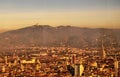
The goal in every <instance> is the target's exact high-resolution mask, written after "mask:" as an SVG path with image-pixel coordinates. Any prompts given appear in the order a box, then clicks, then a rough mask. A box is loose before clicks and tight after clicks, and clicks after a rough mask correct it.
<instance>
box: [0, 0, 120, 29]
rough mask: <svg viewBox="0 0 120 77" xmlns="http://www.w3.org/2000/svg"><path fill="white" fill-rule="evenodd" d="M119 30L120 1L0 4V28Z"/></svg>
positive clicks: (5, 0)
mask: <svg viewBox="0 0 120 77" xmlns="http://www.w3.org/2000/svg"><path fill="white" fill-rule="evenodd" d="M36 23H39V24H40V25H52V26H59V25H74V26H80V27H91V28H94V27H95V28H96V27H102V28H103V27H105V28H120V0H0V28H1V29H12V28H20V27H24V26H29V25H34V24H36Z"/></svg>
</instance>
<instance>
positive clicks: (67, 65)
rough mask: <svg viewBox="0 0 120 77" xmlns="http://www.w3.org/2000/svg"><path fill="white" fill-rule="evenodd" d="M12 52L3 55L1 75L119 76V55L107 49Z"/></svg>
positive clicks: (28, 76)
mask: <svg viewBox="0 0 120 77" xmlns="http://www.w3.org/2000/svg"><path fill="white" fill-rule="evenodd" d="M117 50H118V51H120V49H117ZM10 51H11V53H6V54H3V55H0V77H120V56H118V55H119V54H118V55H114V56H109V55H107V54H106V52H105V49H103V50H101V51H97V50H96V49H92V50H89V49H87V50H85V49H78V48H70V47H31V48H19V49H12V50H10ZM99 53H101V55H99Z"/></svg>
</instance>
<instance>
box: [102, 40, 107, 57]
mask: <svg viewBox="0 0 120 77" xmlns="http://www.w3.org/2000/svg"><path fill="white" fill-rule="evenodd" d="M102 58H106V52H105V49H104V45H103V40H102Z"/></svg>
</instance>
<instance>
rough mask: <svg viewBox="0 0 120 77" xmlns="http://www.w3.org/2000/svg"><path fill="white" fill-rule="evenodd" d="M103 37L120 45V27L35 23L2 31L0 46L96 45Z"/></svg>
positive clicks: (108, 44) (106, 40) (112, 44)
mask: <svg viewBox="0 0 120 77" xmlns="http://www.w3.org/2000/svg"><path fill="white" fill-rule="evenodd" d="M101 39H104V40H105V45H106V46H120V29H105V28H80V27H73V26H58V27H52V26H49V25H33V26H29V27H25V28H21V29H17V30H11V31H7V32H4V33H0V47H1V48H3V47H4V48H9V47H28V46H70V47H96V46H100V40H101Z"/></svg>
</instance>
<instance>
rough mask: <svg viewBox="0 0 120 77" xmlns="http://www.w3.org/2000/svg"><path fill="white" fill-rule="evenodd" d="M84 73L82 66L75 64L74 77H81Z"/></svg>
mask: <svg viewBox="0 0 120 77" xmlns="http://www.w3.org/2000/svg"><path fill="white" fill-rule="evenodd" d="M83 71H84V66H83V65H82V64H75V76H76V77H80V76H82V74H83Z"/></svg>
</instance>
